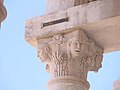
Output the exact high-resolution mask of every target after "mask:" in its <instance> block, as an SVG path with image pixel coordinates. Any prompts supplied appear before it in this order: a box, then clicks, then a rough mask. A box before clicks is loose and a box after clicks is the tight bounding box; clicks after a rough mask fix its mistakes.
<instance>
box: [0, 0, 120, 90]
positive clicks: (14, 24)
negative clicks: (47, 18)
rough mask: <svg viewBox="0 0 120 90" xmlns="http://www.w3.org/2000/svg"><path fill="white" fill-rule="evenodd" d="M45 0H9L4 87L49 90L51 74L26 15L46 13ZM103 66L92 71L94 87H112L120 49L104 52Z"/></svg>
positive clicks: (1, 33) (3, 34)
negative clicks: (27, 35)
mask: <svg viewBox="0 0 120 90" xmlns="http://www.w3.org/2000/svg"><path fill="white" fill-rule="evenodd" d="M45 4H46V2H45V0H5V6H6V8H7V12H8V16H7V19H6V20H5V21H4V22H3V23H2V27H1V30H0V90H47V81H48V80H49V79H50V77H49V74H48V73H47V72H46V71H45V69H44V68H45V64H43V63H41V62H40V60H39V59H38V58H37V53H36V49H35V48H33V47H32V46H31V45H30V44H28V43H27V42H26V41H25V39H24V32H25V30H24V26H25V21H26V19H29V18H31V17H34V16H40V15H44V14H45V7H46V5H45ZM102 64H103V67H102V69H100V70H99V72H98V73H93V72H90V73H89V75H88V80H89V82H90V84H91V88H90V90H112V85H113V81H114V80H116V79H119V78H120V52H113V53H107V54H104V58H103V63H102Z"/></svg>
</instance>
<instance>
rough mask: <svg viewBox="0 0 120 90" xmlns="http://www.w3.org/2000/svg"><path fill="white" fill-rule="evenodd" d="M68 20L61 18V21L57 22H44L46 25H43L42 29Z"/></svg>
mask: <svg viewBox="0 0 120 90" xmlns="http://www.w3.org/2000/svg"><path fill="white" fill-rule="evenodd" d="M68 20H69V18H68V17H67V18H62V19H59V20H55V21H50V22H46V23H43V27H47V26H51V25H54V24H59V23H63V22H68Z"/></svg>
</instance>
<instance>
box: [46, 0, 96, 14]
mask: <svg viewBox="0 0 120 90" xmlns="http://www.w3.org/2000/svg"><path fill="white" fill-rule="evenodd" d="M93 1H98V0H46V2H47V10H46V13H47V14H49V13H53V12H57V11H59V10H65V9H68V8H70V7H74V6H78V5H84V4H87V3H90V2H93Z"/></svg>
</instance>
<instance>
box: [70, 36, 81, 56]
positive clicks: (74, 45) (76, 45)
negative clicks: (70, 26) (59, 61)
mask: <svg viewBox="0 0 120 90" xmlns="http://www.w3.org/2000/svg"><path fill="white" fill-rule="evenodd" d="M81 44H82V43H80V41H79V40H78V38H77V37H73V39H72V41H71V42H70V52H71V55H72V57H77V56H79V55H80V54H81Z"/></svg>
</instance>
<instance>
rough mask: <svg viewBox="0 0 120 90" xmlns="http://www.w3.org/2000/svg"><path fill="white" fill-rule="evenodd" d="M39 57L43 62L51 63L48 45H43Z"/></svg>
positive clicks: (39, 50)
mask: <svg viewBox="0 0 120 90" xmlns="http://www.w3.org/2000/svg"><path fill="white" fill-rule="evenodd" d="M38 57H39V58H40V60H41V61H42V62H46V61H48V62H49V61H50V58H51V49H50V47H49V45H48V44H42V45H40V46H39V48H38Z"/></svg>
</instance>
